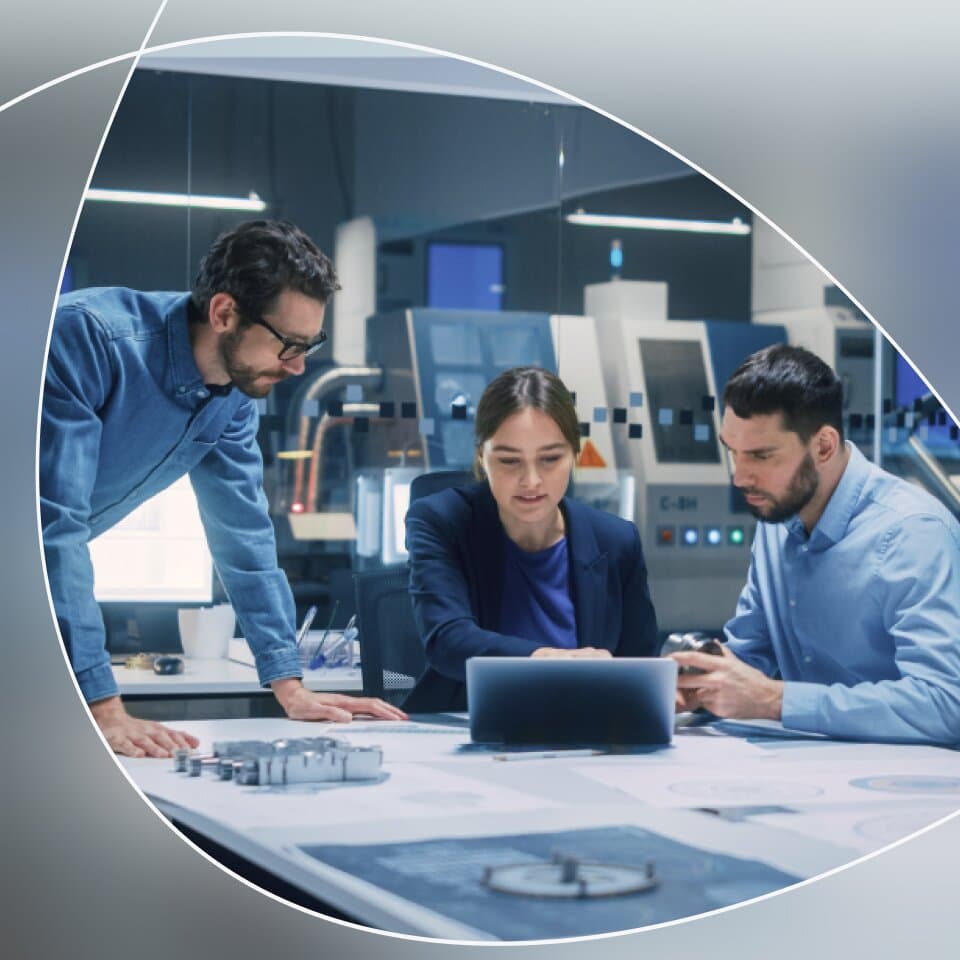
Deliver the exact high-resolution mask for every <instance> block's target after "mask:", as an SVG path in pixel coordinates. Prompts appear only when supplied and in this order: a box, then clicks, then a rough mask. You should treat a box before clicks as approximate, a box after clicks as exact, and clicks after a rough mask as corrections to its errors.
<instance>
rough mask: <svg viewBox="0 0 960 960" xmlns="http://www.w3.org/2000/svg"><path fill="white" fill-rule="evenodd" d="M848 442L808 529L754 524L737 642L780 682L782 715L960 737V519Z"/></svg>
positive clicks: (896, 737)
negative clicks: (833, 484) (843, 463)
mask: <svg viewBox="0 0 960 960" xmlns="http://www.w3.org/2000/svg"><path fill="white" fill-rule="evenodd" d="M848 449H849V450H850V460H849V462H848V464H847V467H846V469H845V470H844V472H843V476H842V477H841V479H840V483H839V484H838V486H837V488H836V490H835V491H834V493H833V496H832V497H831V498H830V501H829V502H828V504H827V506H826V509H825V510H824V512H823V515H822V516H821V517H820V520H819V522H818V523H817V525H816V526H815V527H814V529H813V530H812V531H811V533H810V536H809V537H808V536H807V534H806V530H805V529H804V526H803V524H802V523H801V521H800V519H799V518H798V517H792V518H791V519H790V520H788V521H786V522H785V523H780V524H768V523H760V524H758V525H757V533H756V537H755V539H754V542H753V556H752V561H751V564H750V571H749V574H748V579H747V584H746V586H745V587H744V589H743V592H742V593H741V595H740V600H739V603H738V604H737V612H736V615H735V616H734V617H733V619H732V620H730V621H729V622H728V623H727V625H726V627H725V631H726V634H727V638H728V640H729V643H730V649H731V650H732V651H733V652H734V653H735V654H736V655H737V656H738V657H740V658H741V659H743V660H745V661H746V662H747V663H749V664H751V665H752V666H754V667H757V668H758V669H759V670H762V671H763V672H764V673H765V674H767V675H768V676H772V677H779V678H781V679H783V680H784V681H786V683H785V686H784V691H783V712H782V720H783V723H784V726H787V727H792V728H794V729H798V730H808V731H815V732H818V733H824V734H829V735H832V736H837V737H846V738H852V739H858V740H883V741H896V742H933V743H942V744H957V743H960V526H958V524H957V522H956V520H955V519H954V518H953V516H952V515H951V514H950V513H949V512H948V511H947V510H946V508H945V507H944V506H943V505H942V504H941V503H940V502H939V501H937V500H935V499H934V498H933V497H931V496H930V495H929V494H927V493H926V492H925V491H923V490H921V489H920V488H918V487H916V486H914V485H913V484H911V483H908V482H906V481H904V480H901V479H899V478H897V477H894V476H892V475H891V474H889V473H887V472H886V471H884V470H881V469H879V468H878V467H876V466H874V465H873V464H871V463H870V462H869V461H868V460H867V459H866V458H865V457H864V456H863V454H861V453H860V451H859V450H857V448H856V447H854V446H852V445H849V444H848Z"/></svg>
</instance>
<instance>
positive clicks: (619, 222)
mask: <svg viewBox="0 0 960 960" xmlns="http://www.w3.org/2000/svg"><path fill="white" fill-rule="evenodd" d="M564 219H565V220H566V221H567V222H568V223H576V224H579V225H580V226H583V227H615V228H617V229H620V230H678V231H681V232H683V233H723V234H733V235H735V236H746V235H747V234H749V233H750V225H749V224H748V223H744V222H743V221H742V220H741V219H740V218H739V217H734V219H733V220H731V221H726V220H673V219H670V218H668V217H624V216H617V215H615V214H608V213H584V212H583V211H582V210H578V211H577V212H576V213H568V214H567V216H566V217H565V218H564Z"/></svg>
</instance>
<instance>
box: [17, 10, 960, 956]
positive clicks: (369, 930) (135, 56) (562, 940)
mask: <svg viewBox="0 0 960 960" xmlns="http://www.w3.org/2000/svg"><path fill="white" fill-rule="evenodd" d="M166 5H167V0H162V3H161V5H160V8H159V10H158V11H157V13H156V15H155V17H154V19H153V22H152V23H151V24H150V28H149V29H148V31H147V34H146V36H145V37H144V42H143V44H142V45H141V46H140V47H139V48H138V49H137V50H136V51H133V52H131V53H125V54H120V55H118V56H115V57H110V58H108V59H106V60H101V61H99V62H97V63H94V64H90V65H89V66H86V67H82V68H80V69H78V70H73V71H71V72H70V73H66V74H63V75H62V76H60V77H56V78H55V79H53V80H49V81H47V82H46V83H43V84H41V85H39V86H37V87H34V88H33V89H32V90H29V91H27V92H26V93H23V94H20V95H19V96H17V97H15V98H14V99H12V100H9V101H7V102H6V103H4V104H2V105H0V113H2V112H3V111H4V110H6V109H7V108H9V107H12V106H14V105H16V104H18V103H21V102H23V101H24V100H26V99H28V98H29V97H31V96H34V95H35V94H38V93H42V92H43V91H45V90H49V89H50V88H51V87H54V86H56V85H58V84H60V83H65V82H67V81H69V80H71V79H73V78H74V77H78V76H81V75H82V74H85V73H89V72H90V71H92V70H97V69H99V68H100V67H104V66H109V65H110V64H114V63H118V62H120V61H123V60H128V59H132V60H133V63H132V65H131V68H130V71H129V73H128V74H127V78H126V80H125V81H124V84H123V86H122V88H121V90H120V93H119V95H118V97H117V102H116V104H115V105H114V108H113V111H112V112H111V114H110V119H109V121H108V123H107V126H106V129H105V130H104V133H103V137H102V138H101V140H100V146H99V148H98V149H97V153H96V156H95V157H94V160H93V163H92V165H91V167H90V173H89V174H88V176H87V181H86V184H85V187H84V193H85V192H86V189H87V188H88V187H89V186H90V181H91V179H92V178H93V172H94V170H95V169H96V166H97V162H98V161H99V159H100V154H101V153H102V151H103V146H104V144H105V143H106V139H107V136H108V135H109V133H110V128H111V127H112V125H113V120H114V118H115V117H116V113H117V109H118V108H119V106H120V101H121V100H122V99H123V95H124V93H125V92H126V89H127V86H128V85H129V83H130V78H131V77H132V75H133V71H134V70H135V69H136V67H137V64H138V63H139V60H140V58H141V57H142V56H143V55H144V54H146V53H154V52H157V51H161V50H171V49H175V48H177V47H184V46H192V45H196V44H203V43H212V42H215V41H219V40H240V39H249V38H259V37H308V38H320V37H322V38H324V39H333V40H364V41H367V42H370V43H380V44H385V45H389V46H395V47H403V48H406V49H409V50H419V51H423V52H426V53H430V54H434V55H436V56H442V57H449V58H451V59H454V60H460V61H462V62H464V63H470V64H472V65H474V66H478V67H484V68H486V69H489V70H494V71H496V72H498V73H502V74H505V75H506V76H509V77H512V78H513V79H516V80H521V81H523V82H525V83H529V84H531V85H532V86H536V87H540V88H541V89H543V90H547V91H549V92H550V93H553V94H555V95H557V96H560V97H564V98H566V99H567V100H569V101H570V102H571V103H574V104H576V105H578V106H582V107H586V108H587V109H589V110H592V111H593V112H594V113H598V114H600V115H601V116H603V117H606V119H608V120H611V121H612V122H614V123H617V124H619V125H620V126H622V127H625V128H626V129H627V130H630V131H631V132H633V133H635V134H636V135H637V136H640V137H643V138H644V139H646V140H648V141H650V142H651V143H653V144H655V145H656V146H658V147H659V148H660V149H661V150H664V151H666V152H667V153H669V154H671V155H672V156H674V157H676V158H677V159H678V160H680V161H682V162H683V163H685V164H687V166H689V167H690V168H691V169H693V170H696V171H697V173H699V174H700V175H701V176H703V177H706V178H707V179H708V180H710V181H711V182H712V183H714V184H716V185H717V186H718V187H720V188H721V189H722V190H725V191H726V192H727V193H728V194H729V195H730V196H732V197H734V198H735V199H736V200H738V201H739V202H740V203H742V204H743V205H744V206H745V207H747V208H748V209H749V210H750V211H751V213H752V214H753V215H754V216H755V217H759V218H760V219H761V220H762V221H763V222H764V223H766V224H767V225H768V226H769V227H771V228H772V229H773V230H775V231H776V232H777V233H778V234H779V235H780V236H781V237H783V239H784V240H786V241H787V242H788V243H789V244H791V246H793V247H794V248H795V249H796V250H798V251H799V252H800V253H802V254H803V255H804V256H805V257H806V258H807V259H808V260H809V261H810V262H811V263H813V264H814V266H816V267H817V268H818V269H819V270H820V271H821V272H822V273H823V274H824V275H825V276H826V277H827V278H828V279H830V280H831V282H833V283H834V284H835V285H836V286H837V287H838V288H839V289H840V290H842V291H843V293H844V294H845V295H846V296H847V297H848V298H849V299H850V301H851V302H852V303H854V304H855V305H856V306H857V308H858V309H859V310H861V311H862V313H863V314H864V316H865V317H867V319H868V320H869V321H870V322H871V323H872V324H873V325H874V326H875V327H876V328H877V329H878V330H879V331H880V332H881V333H882V334H883V336H884V337H885V338H886V339H887V341H888V342H889V343H890V344H892V345H893V346H894V347H895V348H896V350H897V351H898V352H899V353H900V355H901V356H902V357H903V358H904V359H905V360H906V361H907V363H909V364H910V366H911V368H912V369H913V370H914V372H915V373H916V374H917V376H919V377H920V379H921V380H922V381H923V383H924V384H926V386H927V387H928V388H929V389H930V392H931V393H932V394H933V395H934V396H935V397H936V398H937V400H938V401H939V402H940V404H941V406H942V407H943V408H944V410H946V411H947V413H949V414H950V416H951V417H953V419H954V420H956V419H957V418H956V417H955V416H954V414H953V411H952V410H950V408H949V407H948V406H947V404H946V403H944V401H943V399H942V397H941V396H940V394H939V393H937V391H936V390H935V389H934V388H933V386H932V385H931V384H930V382H929V381H928V380H927V379H926V377H924V375H923V374H922V373H921V372H920V370H918V369H917V367H916V365H915V364H914V363H913V361H912V360H911V359H910V358H909V357H908V356H907V355H906V354H905V353H904V352H903V350H901V349H900V346H899V344H898V343H897V342H896V340H894V339H893V337H891V336H890V335H889V334H888V333H887V331H886V330H885V329H884V328H883V326H882V325H881V324H879V323H878V322H877V321H876V319H874V317H873V316H872V315H871V314H870V313H869V311H868V310H866V308H865V307H864V306H863V305H862V304H861V303H860V302H859V301H858V300H857V299H856V298H855V297H854V296H853V295H852V294H851V293H850V292H849V291H848V290H847V288H846V287H845V286H844V285H843V284H842V283H840V282H839V281H838V280H837V279H836V277H834V276H833V274H832V273H830V271H828V270H826V269H825V268H824V267H823V266H822V265H821V264H820V262H819V261H818V260H817V259H816V258H815V257H812V256H811V255H810V254H809V253H808V252H807V251H806V250H805V249H804V248H803V247H802V246H800V244H799V243H797V242H796V241H795V240H793V239H791V238H790V237H789V236H788V235H787V234H786V233H785V232H784V231H783V230H782V229H781V228H780V227H778V226H777V225H776V224H775V223H773V221H771V220H770V219H769V218H768V217H766V216H764V214H762V213H761V212H760V211H759V210H757V208H756V207H754V206H753V205H752V204H750V203H749V202H748V201H747V200H745V199H744V198H743V197H741V196H740V195H739V194H738V193H737V192H736V191H734V190H731V189H730V188H729V187H727V186H726V185H725V184H723V183H722V182H720V181H719V180H718V179H717V178H716V177H714V176H712V175H711V174H709V173H708V172H707V171H706V170H704V169H703V168H702V167H700V166H698V165H697V164H696V163H693V162H692V161H690V160H688V159H687V158H686V157H685V156H683V155H682V154H681V153H679V152H677V151H676V150H674V149H672V148H671V147H669V146H667V145H666V144H665V143H662V142H661V141H659V140H657V139H656V138H655V137H652V136H650V135H649V134H647V133H644V132H643V131H642V130H640V129H638V128H637V127H635V126H633V125H632V124H629V123H627V122H625V121H623V120H620V119H619V118H618V117H615V116H614V115H613V114H611V113H608V112H607V111H606V110H602V109H600V108H599V107H595V106H594V105H593V104H591V103H588V102H587V101H585V100H581V99H580V98H579V97H575V96H572V95H571V94H568V93H566V92H565V91H563V90H560V89H558V88H557V87H553V86H551V85H550V84H546V83H541V82H540V81H538V80H534V79H532V78H531V77H528V76H526V75H524V74H521V73H517V72H516V71H513V70H508V69H506V68H503V67H497V66H494V65H493V64H490V63H487V62H485V61H483V60H477V59H476V58H473V57H468V56H464V55H461V54H456V53H450V52H449V51H445V50H439V49H437V48H435V47H427V46H423V45H422V44H415V43H408V42H405V41H400V40H388V39H384V38H379V37H367V36H359V35H356V34H342V33H320V32H316V33H315V32H312V31H293V32H288V31H270V32H258V33H233V34H222V35H218V36H211V37H198V38H194V39H190V40H178V41H176V42H172V43H166V44H159V45H157V46H154V47H148V46H147V45H146V44H147V42H148V41H149V39H150V36H151V35H152V34H153V31H154V29H155V28H156V25H157V22H158V20H159V19H160V16H161V14H162V13H163V10H164V8H165V7H166ZM82 209H83V199H82V196H81V201H80V203H79V204H78V206H77V212H76V215H75V216H74V221H73V227H72V229H71V231H70V237H69V240H68V243H67V247H66V250H65V251H64V256H63V261H62V263H61V266H60V277H59V279H58V282H57V289H58V290H59V288H60V284H61V283H62V282H63V271H64V269H65V268H66V263H67V259H68V257H69V253H70V249H71V247H72V246H73V237H74V234H75V232H76V229H77V223H78V221H79V219H80V212H81V210H82ZM55 309H56V298H54V302H53V305H52V306H51V309H50V320H49V330H48V333H47V343H46V346H45V348H44V360H43V369H42V370H41V389H40V393H39V397H38V401H37V441H36V464H35V486H36V489H37V500H36V515H37V538H38V542H39V545H40V559H41V563H42V565H43V576H44V586H45V587H46V590H47V603H48V605H49V607H50V614H51V618H52V620H53V626H54V629H55V630H56V631H57V635H58V637H59V636H60V628H59V624H58V623H57V618H56V612H55V610H54V608H53V599H52V597H51V594H50V585H49V579H48V577H47V565H46V560H45V557H44V553H43V530H42V527H41V525H40V500H39V483H40V475H39V459H40V412H41V407H42V398H43V389H42V384H43V381H44V379H45V377H46V368H47V354H48V351H49V346H50V336H51V334H52V331H53V315H54V311H55ZM877 429H879V427H878V428H877ZM60 641H61V642H60V647H61V651H60V652H61V655H62V656H63V660H64V663H65V664H66V667H67V670H68V673H69V675H70V678H71V680H72V681H73V685H74V689H75V690H76V691H77V696H78V697H79V698H80V701H81V703H82V704H83V706H84V708H85V709H86V710H87V714H88V716H89V717H90V724H91V726H92V727H93V729H94V731H95V732H96V734H97V735H98V736H99V737H100V740H101V742H102V743H103V745H104V747H105V748H106V750H107V752H108V754H109V755H110V756H111V757H112V758H113V760H114V763H116V765H117V768H118V769H119V770H120V772H121V773H122V774H123V776H124V777H126V779H127V782H128V783H129V784H130V785H131V787H133V789H134V790H135V791H136V792H137V793H138V794H139V795H140V798H141V799H142V800H143V801H144V803H145V804H146V806H147V808H148V809H150V810H152V811H153V812H154V814H155V815H156V816H157V818H158V819H159V820H160V821H161V822H162V823H163V824H164V825H165V826H166V827H167V828H168V829H169V830H170V831H171V833H173V834H174V835H175V836H177V837H178V838H179V840H181V841H182V842H185V843H187V844H188V845H189V846H191V847H192V848H193V849H194V850H195V851H196V852H197V853H199V854H200V855H201V856H203V857H204V858H206V859H207V860H208V861H209V862H210V863H211V864H213V865H214V866H215V867H217V868H219V869H220V870H222V871H223V872H224V873H226V874H228V875H230V876H231V877H233V878H235V879H236V880H239V881H240V882H241V883H243V884H245V885H246V886H247V887H249V888H250V889H251V890H255V891H257V892H258V893H260V894H261V895H264V896H267V897H270V898H271V899H272V900H274V901H276V902H277V903H280V904H282V905H284V906H285V907H289V908H293V909H295V910H299V911H300V912H301V913H304V914H306V915H307V916H310V917H315V918H318V919H322V920H326V921H327V922H330V923H336V924H339V925H341V926H344V927H348V928H350V929H353V930H357V931H359V932H362V933H366V934H374V935H379V936H384V937H392V938H395V939H402V940H413V941H417V942H425V943H438V944H441V943H442V944H450V945H456V946H467V945H469V946H486V947H518V946H535V945H546V944H566V943H580V942H585V941H591V940H601V939H603V940H607V939H611V938H614V937H625V936H632V935H636V934H643V933H646V932H648V931H654V930H662V929H665V928H668V927H673V926H677V925H678V924H682V923H688V922H689V921H692V920H699V919H701V918H704V917H712V916H716V915H718V914H722V913H727V912H728V911H730V910H738V909H740V908H742V907H746V906H749V905H750V904H754V903H760V902H762V901H763V900H767V899H769V898H771V897H776V896H780V895H781V894H784V893H786V892H788V891H790V890H796V889H798V888H800V887H805V886H807V885H809V884H811V883H815V882H817V881H819V880H822V879H823V878H825V877H830V876H833V874H835V873H839V872H840V871H843V870H848V869H850V868H851V867H854V866H857V865H858V864H860V863H865V862H866V861H868V860H872V859H873V858H874V857H876V856H879V855H880V854H882V853H885V852H886V851H887V850H893V849H895V848H896V847H898V846H900V845H901V844H903V843H906V842H907V841H909V840H911V839H913V838H914V837H918V836H921V835H922V834H924V833H927V832H928V831H930V830H933V829H935V828H936V827H938V826H940V824H942V823H946V822H947V821H948V820H952V819H954V818H956V817H957V816H960V809H958V810H957V811H956V812H955V813H952V814H948V815H947V816H945V817H942V818H941V819H939V820H937V821H935V822H934V823H931V824H929V825H928V826H926V827H924V828H922V829H920V830H917V831H916V832H915V833H912V834H910V835H909V836H906V837H902V838H901V839H899V840H897V841H894V842H893V843H891V844H888V845H887V846H886V847H882V848H881V849H879V850H874V851H873V852H872V853H868V854H866V855H864V856H862V857H859V858H858V859H856V860H851V861H850V862H849V863H845V864H842V865H841V866H839V867H834V868H833V869H832V870H827V871H826V872H824V873H821V874H818V875H817V876H815V877H808V878H807V879H805V880H801V881H800V882H798V883H795V884H791V885H789V886H786V887H781V888H780V889H779V890H774V891H772V892H770V893H766V894H763V895H762V896H759V897H753V898H751V899H749V900H741V901H739V902H737V903H734V904H730V905H728V906H725V907H719V908H717V909H716V910H709V911H706V912H704V913H698V914H692V915H690V916H688V917H681V918H678V919H676V920H668V921H665V922H663V923H655V924H650V925H648V926H645V927H636V928H633V929H630V930H616V931H612V932H610V933H601V934H591V935H588V936H582V937H555V938H552V939H545V940H506V941H497V942H490V941H488V940H448V939H441V938H436V937H423V936H416V935H413V934H405V933H395V932H393V931H388V930H377V929H375V928H373V927H368V926H364V925H362V924H358V923H351V922H350V921H346V920H339V919H337V918H335V917H328V916H326V915H324V914H321V913H317V912H315V911H313V910H309V909H307V908H306V907H302V906H299V905H298V904H295V903H291V902H290V901H289V900H284V899H283V898H282V897H279V896H277V895H276V894H274V893H271V892H270V891H268V890H264V889H263V888H261V887H259V886H257V885H256V884H254V883H252V882H251V881H249V880H247V879H246V878H245V877H242V876H240V875H239V874H236V873H234V872H233V871H232V870H230V869H229V868H227V867H225V866H224V865H223V864H222V863H220V862H219V861H218V860H215V859H214V858H213V857H211V856H210V855H209V854H208V853H206V852H205V851H204V850H201V849H200V848H199V847H198V846H197V845H196V844H195V843H193V842H192V841H191V840H188V839H187V838H186V837H185V836H184V835H183V834H182V833H180V832H179V831H178V830H177V829H176V828H175V827H174V826H173V824H172V823H171V822H170V820H169V819H167V817H165V816H164V815H163V814H162V813H161V812H160V811H159V810H158V809H157V807H156V806H154V804H153V802H152V801H151V800H150V799H149V798H148V797H147V796H146V794H144V792H143V791H142V790H141V789H140V787H139V786H138V785H137V784H136V783H135V782H134V780H133V779H132V777H131V776H130V774H129V773H128V772H127V770H126V768H125V767H124V766H123V765H122V764H121V763H120V761H119V760H118V759H117V757H116V755H115V754H114V752H113V750H112V749H111V747H110V745H109V744H108V743H107V741H106V738H105V737H104V736H103V733H102V732H101V730H100V728H99V727H98V726H97V724H96V723H95V722H94V721H93V716H92V714H90V710H89V707H88V706H87V704H86V701H85V700H84V697H83V694H82V693H81V692H80V687H79V685H78V683H77V680H76V677H75V675H74V673H73V668H72V667H71V665H70V661H69V659H68V657H67V652H66V647H65V645H64V644H63V638H62V637H60Z"/></svg>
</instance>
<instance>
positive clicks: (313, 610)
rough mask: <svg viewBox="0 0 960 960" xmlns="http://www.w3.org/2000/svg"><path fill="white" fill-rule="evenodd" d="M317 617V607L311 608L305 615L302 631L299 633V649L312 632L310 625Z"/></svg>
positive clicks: (301, 626)
mask: <svg viewBox="0 0 960 960" xmlns="http://www.w3.org/2000/svg"><path fill="white" fill-rule="evenodd" d="M316 615H317V608H316V607H315V606H312V607H310V608H309V609H308V610H307V612H306V613H305V614H304V615H303V623H301V624H300V629H299V630H298V631H297V647H298V648H299V646H300V644H301V643H303V641H304V638H305V637H306V635H307V634H308V633H309V632H310V625H311V624H312V623H313V618H314V617H315V616H316Z"/></svg>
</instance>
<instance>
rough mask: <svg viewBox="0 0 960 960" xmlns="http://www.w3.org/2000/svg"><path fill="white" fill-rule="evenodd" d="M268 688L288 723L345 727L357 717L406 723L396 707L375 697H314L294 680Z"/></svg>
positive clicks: (328, 695)
mask: <svg viewBox="0 0 960 960" xmlns="http://www.w3.org/2000/svg"><path fill="white" fill-rule="evenodd" d="M270 686H271V687H272V688H273V692H274V694H275V695H276V698H277V700H279V701H280V706H281V707H283V709H284V712H285V713H286V714H287V716H288V717H289V718H290V719H291V720H335V721H336V722H338V723H347V722H348V721H350V720H352V719H353V717H354V716H355V715H356V714H366V715H369V716H371V717H376V718H377V719H378V720H406V719H407V715H406V714H405V713H404V712H403V711H402V710H400V709H399V708H397V707H394V706H392V705H391V704H389V703H386V702H385V701H383V700H379V699H378V698H376V697H348V696H346V695H345V694H342V693H314V692H313V691H312V690H308V689H307V688H306V687H305V686H304V685H303V684H302V683H301V682H300V680H298V679H297V678H296V677H287V678H285V679H283V680H274V681H273V682H272V683H271V684H270Z"/></svg>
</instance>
